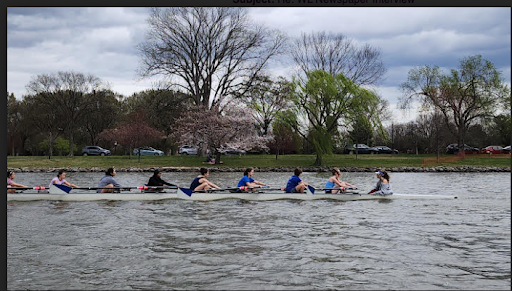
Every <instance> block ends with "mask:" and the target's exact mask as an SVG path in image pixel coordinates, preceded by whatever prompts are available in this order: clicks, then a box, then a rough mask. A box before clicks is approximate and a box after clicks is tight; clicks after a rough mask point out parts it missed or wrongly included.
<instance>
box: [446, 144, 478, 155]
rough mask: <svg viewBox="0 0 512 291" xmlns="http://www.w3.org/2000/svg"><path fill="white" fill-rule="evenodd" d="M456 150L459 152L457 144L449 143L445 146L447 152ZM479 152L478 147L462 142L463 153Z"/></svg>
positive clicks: (455, 152)
mask: <svg viewBox="0 0 512 291" xmlns="http://www.w3.org/2000/svg"><path fill="white" fill-rule="evenodd" d="M458 152H459V145H458V144H456V143H452V144H449V145H448V146H447V147H446V153H447V154H457V153H458ZM479 152H480V150H479V149H478V148H475V147H472V146H468V145H467V144H464V153H465V154H478V153H479Z"/></svg>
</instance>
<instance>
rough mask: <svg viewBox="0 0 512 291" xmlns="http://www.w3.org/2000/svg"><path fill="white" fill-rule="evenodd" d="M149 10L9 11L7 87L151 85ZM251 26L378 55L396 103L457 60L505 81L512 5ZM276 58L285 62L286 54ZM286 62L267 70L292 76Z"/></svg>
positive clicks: (272, 19) (320, 13) (293, 15)
mask: <svg viewBox="0 0 512 291" xmlns="http://www.w3.org/2000/svg"><path fill="white" fill-rule="evenodd" d="M148 11H149V10H148V8H144V7H132V8H123V7H105V8H104V7H93V8H87V7H73V8H61V7H56V8H29V7H26V8H15V7H9V8H7V90H8V91H9V92H13V93H14V94H15V96H17V97H18V98H20V97H21V96H22V95H23V94H25V85H26V84H27V83H28V82H29V81H30V78H31V77H35V76H36V75H38V74H42V73H53V72H57V71H77V72H83V73H91V74H93V75H95V76H97V77H99V78H101V79H103V80H104V81H107V82H109V83H110V84H111V85H112V89H113V90H114V91H116V92H119V93H121V94H125V95H131V94H133V93H135V92H138V91H142V90H144V89H147V88H150V86H151V84H152V82H153V81H154V80H143V81H140V82H137V75H136V69H137V67H138V65H139V61H140V59H139V57H138V51H137V48H136V46H137V45H138V44H139V43H140V42H141V41H143V39H144V35H145V33H146V30H147V28H148V27H147V24H146V20H147V17H148V15H149V13H148ZM249 15H250V16H251V18H252V19H254V20H255V21H256V22H258V23H261V24H264V25H266V26H268V27H270V28H273V29H279V30H281V31H283V32H285V33H286V34H287V35H288V36H290V37H296V36H299V35H300V34H301V33H302V32H306V33H309V32H313V31H321V30H325V31H328V32H335V33H342V34H345V35H346V36H348V37H350V38H352V39H353V40H354V42H356V43H360V44H363V43H368V44H370V45H372V46H375V47H378V48H380V49H381V50H382V56H383V61H384V62H385V64H386V66H387V68H388V73H387V75H386V80H385V81H384V82H383V83H382V84H381V88H380V89H379V91H380V93H381V95H382V96H383V97H384V98H386V99H388V100H389V102H390V103H391V104H392V105H393V104H396V102H397V100H398V96H399V91H398V89H397V88H398V86H399V84H400V83H402V82H404V81H405V80H406V78H407V72H408V71H409V70H410V69H411V68H412V67H415V66H422V65H438V66H440V67H443V68H455V67H456V66H457V65H458V63H459V60H460V59H461V58H462V57H466V56H469V55H475V54H482V55H483V56H484V57H485V58H487V59H489V60H491V61H492V62H494V63H495V65H496V66H497V67H498V68H500V69H501V70H502V71H503V76H504V77H505V79H506V81H507V82H508V83H509V84H510V61H511V59H510V53H511V29H510V26H511V12H510V8H509V7H501V8H482V7H469V8H468V7H466V8H460V7H453V8H428V7H421V8H410V7H396V8H382V7H369V8H362V7H359V8H344V7H322V8H300V7H291V8H281V7H279V8H251V9H249ZM281 60H284V61H286V58H285V57H282V58H281ZM292 71H293V70H292V67H291V64H290V63H286V62H276V63H273V64H271V66H270V68H269V72H271V73H272V74H274V75H276V76H277V75H284V76H287V77H289V76H290V75H291V72H292Z"/></svg>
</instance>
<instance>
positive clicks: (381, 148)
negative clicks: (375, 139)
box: [375, 146, 398, 154]
mask: <svg viewBox="0 0 512 291" xmlns="http://www.w3.org/2000/svg"><path fill="white" fill-rule="evenodd" d="M375 148H376V149H377V150H378V153H379V154H398V150H396V149H391V148H389V147H387V146H375Z"/></svg>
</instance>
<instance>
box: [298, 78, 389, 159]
mask: <svg viewBox="0 0 512 291" xmlns="http://www.w3.org/2000/svg"><path fill="white" fill-rule="evenodd" d="M294 85H295V89H294V90H293V102H294V103H295V115H290V116H289V122H290V124H291V125H292V126H293V127H294V129H295V130H296V131H297V132H298V133H299V134H300V135H301V136H302V137H303V138H305V139H306V140H307V141H308V142H309V143H310V144H312V145H313V147H314V148H315V151H316V161H315V164H316V165H321V164H322V156H323V155H325V154H331V153H332V148H333V137H335V136H337V135H338V134H339V132H338V128H339V127H340V126H343V125H344V122H350V121H354V120H355V118H356V117H357V116H361V114H360V112H373V111H375V110H377V109H378V108H379V104H380V98H379V97H378V96H377V95H376V94H375V93H374V92H372V91H370V90H368V89H364V88H363V87H361V86H358V85H356V84H355V83H354V82H352V81H351V80H349V79H348V78H346V77H345V76H344V75H343V74H338V75H336V76H332V75H331V74H330V73H328V72H326V71H313V72H310V73H308V80H307V82H305V83H304V82H302V81H296V82H295V83H294ZM366 116H367V117H368V118H371V119H369V120H368V122H371V123H372V124H373V125H374V127H375V126H378V127H381V125H380V124H381V122H380V118H379V115H377V114H368V115H366Z"/></svg>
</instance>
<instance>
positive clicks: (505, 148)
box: [503, 146, 510, 154]
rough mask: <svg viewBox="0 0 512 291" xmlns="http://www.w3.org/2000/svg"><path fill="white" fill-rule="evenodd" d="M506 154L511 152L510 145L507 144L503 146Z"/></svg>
mask: <svg viewBox="0 0 512 291" xmlns="http://www.w3.org/2000/svg"><path fill="white" fill-rule="evenodd" d="M503 150H504V153H505V154H510V146H506V147H504V148H503Z"/></svg>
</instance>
